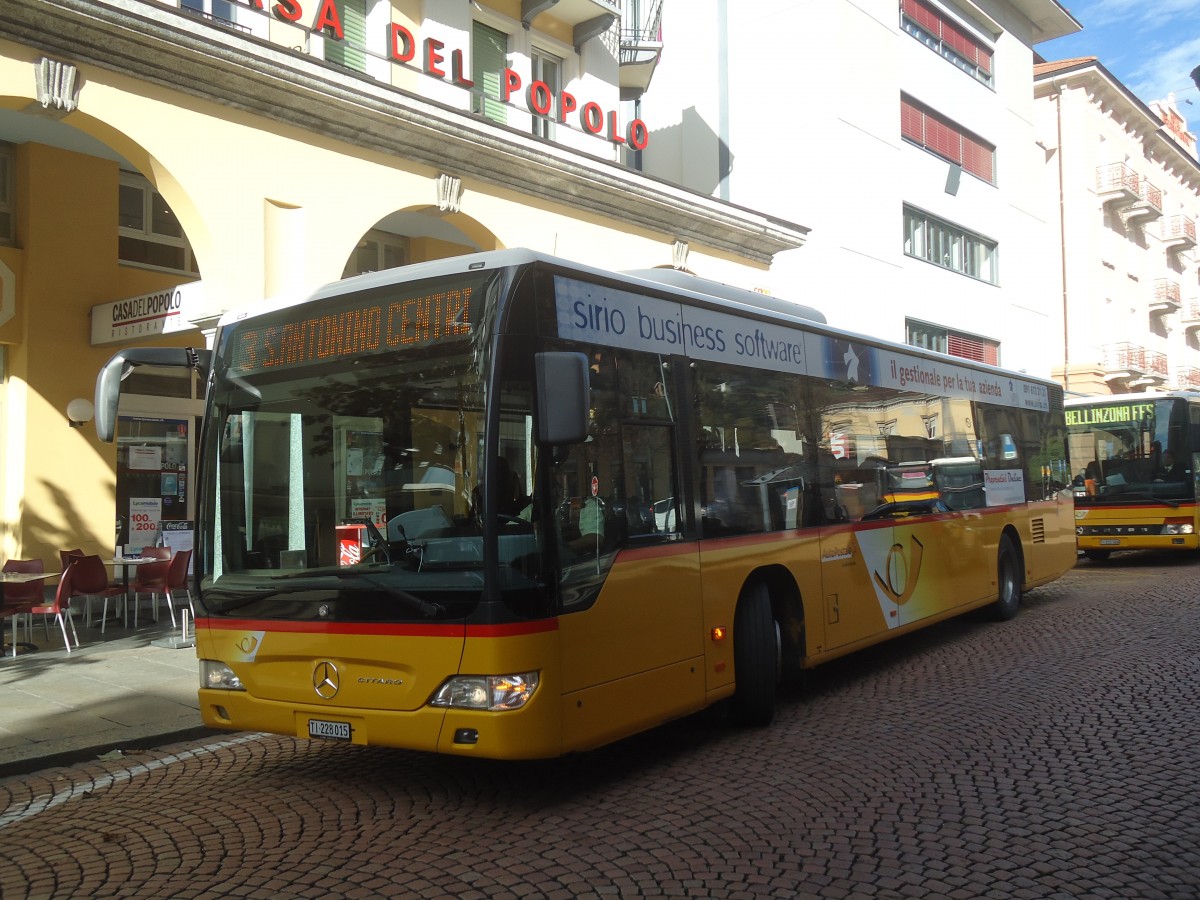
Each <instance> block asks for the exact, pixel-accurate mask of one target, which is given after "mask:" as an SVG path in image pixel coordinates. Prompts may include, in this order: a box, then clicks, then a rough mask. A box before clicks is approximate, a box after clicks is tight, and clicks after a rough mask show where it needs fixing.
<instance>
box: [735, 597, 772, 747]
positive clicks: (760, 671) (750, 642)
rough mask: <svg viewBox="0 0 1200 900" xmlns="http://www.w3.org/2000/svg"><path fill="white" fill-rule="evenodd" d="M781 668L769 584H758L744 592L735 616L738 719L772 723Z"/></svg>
mask: <svg viewBox="0 0 1200 900" xmlns="http://www.w3.org/2000/svg"><path fill="white" fill-rule="evenodd" d="M779 668H780V644H779V626H778V624H777V623H776V622H775V619H774V618H773V617H772V615H771V595H770V593H769V592H768V591H767V586H766V585H764V584H756V585H754V586H752V587H750V588H748V589H747V590H746V592H745V593H744V594H743V595H742V599H741V600H740V601H738V605H737V612H736V613H734V616H733V673H734V678H735V679H736V681H737V686H736V688H735V689H734V694H733V707H732V710H731V712H732V717H733V721H734V722H736V723H737V724H738V725H749V726H755V727H757V726H762V725H770V724H771V722H772V720H774V718H775V691H776V685H777V683H778V681H779Z"/></svg>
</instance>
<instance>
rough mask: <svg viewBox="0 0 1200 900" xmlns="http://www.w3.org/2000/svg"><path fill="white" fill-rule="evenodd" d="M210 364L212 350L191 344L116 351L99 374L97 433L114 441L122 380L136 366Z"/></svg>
mask: <svg viewBox="0 0 1200 900" xmlns="http://www.w3.org/2000/svg"><path fill="white" fill-rule="evenodd" d="M211 364H212V352H211V351H209V350H197V349H193V348H191V347H134V348H130V349H128V350H122V351H121V352H120V353H117V354H116V355H115V356H113V358H112V359H110V360H109V361H108V362H107V363H105V364H104V368H103V369H101V370H100V374H99V375H98V376H97V377H96V404H95V406H96V434H97V435H98V436H99V438H100V440H102V441H104V442H105V443H106V444H111V443H112V440H113V436H114V435H115V434H116V431H117V404H118V403H119V402H120V400H121V382H122V381H124V380H125V376H127V375H128V374H129V373H130V372H132V371H133V369H134V368H135V367H137V366H164V367H169V368H181V369H196V370H197V371H200V372H203V371H205V370H207V369H208V367H209V366H210V365H211Z"/></svg>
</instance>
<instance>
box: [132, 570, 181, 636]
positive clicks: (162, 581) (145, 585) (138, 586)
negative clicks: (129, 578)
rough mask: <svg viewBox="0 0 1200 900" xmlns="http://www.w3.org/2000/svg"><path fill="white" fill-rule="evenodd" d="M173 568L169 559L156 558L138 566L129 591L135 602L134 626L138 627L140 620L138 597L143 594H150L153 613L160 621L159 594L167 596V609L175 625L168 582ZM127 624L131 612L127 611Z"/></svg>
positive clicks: (173, 605) (155, 619)
mask: <svg viewBox="0 0 1200 900" xmlns="http://www.w3.org/2000/svg"><path fill="white" fill-rule="evenodd" d="M170 568H171V561H170V560H169V559H156V560H155V561H154V562H148V563H142V564H141V565H140V566H138V567H137V575H135V576H134V579H133V583H132V584H130V585H129V591H130V594H131V595H132V596H131V598H130V602H132V603H133V627H134V628H137V620H138V606H139V603H138V599H139V596H140V595H141V594H149V595H150V596H151V598H152V600H153V606H152V607H151V613H152V614H153V616H154V621H155V622H157V621H158V595H159V594H162V595H163V596H165V597H166V598H167V609H168V610H169V611H170V613H171V627H172V628H174V627H175V604H174V603H172V602H171V587H170V585H168V584H167V572H168V571H169V570H170ZM125 624H126V625H128V624H129V612H128V610H126V613H125Z"/></svg>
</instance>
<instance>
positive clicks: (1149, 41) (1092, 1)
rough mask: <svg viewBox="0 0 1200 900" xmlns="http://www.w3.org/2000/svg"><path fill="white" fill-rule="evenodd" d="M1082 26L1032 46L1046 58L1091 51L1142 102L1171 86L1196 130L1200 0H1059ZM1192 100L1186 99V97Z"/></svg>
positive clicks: (1199, 113)
mask: <svg viewBox="0 0 1200 900" xmlns="http://www.w3.org/2000/svg"><path fill="white" fill-rule="evenodd" d="M1059 3H1060V4H1061V5H1062V6H1063V7H1065V8H1066V10H1067V11H1068V12H1069V13H1070V14H1071V15H1072V16H1073V17H1074V18H1075V20H1076V21H1077V22H1079V24H1081V25H1082V26H1083V30H1082V31H1081V32H1079V33H1078V34H1072V35H1068V36H1067V37H1063V38H1058V39H1056V40H1053V41H1046V42H1045V43H1041V44H1038V45H1036V46H1035V47H1034V50H1036V51H1037V52H1038V53H1040V54H1041V55H1042V57H1043V58H1045V59H1047V60H1056V59H1071V58H1074V57H1077V56H1095V57H1097V58H1098V59H1099V60H1100V64H1101V65H1103V66H1104V68H1106V69H1108V71H1109V72H1111V73H1112V74H1113V77H1115V78H1116V79H1117V80H1118V81H1120V82H1121V83H1122V84H1123V85H1125V87H1127V88H1128V89H1129V90H1130V91H1131V92H1132V93H1133V94H1134V95H1136V96H1137V98H1138V99H1139V100H1141V101H1142V102H1143V103H1150V102H1151V101H1152V100H1165V99H1166V97H1167V94H1168V93H1171V92H1174V94H1175V102H1176V103H1177V104H1178V106H1179V112H1180V115H1182V116H1183V117H1184V118H1185V119H1187V120H1188V122H1189V127H1190V130H1192V131H1195V130H1196V125H1197V124H1200V90H1198V89H1197V88H1196V85H1195V83H1194V82H1193V81H1192V79H1191V77H1190V75H1189V73H1190V72H1191V71H1192V69H1194V68H1196V67H1197V66H1200V0H1059ZM1189 100H1190V101H1191V103H1190V104H1189V103H1188V102H1187V101H1189Z"/></svg>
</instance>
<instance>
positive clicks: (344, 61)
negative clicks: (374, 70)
mask: <svg viewBox="0 0 1200 900" xmlns="http://www.w3.org/2000/svg"><path fill="white" fill-rule="evenodd" d="M337 11H338V17H339V18H340V19H341V20H342V40H340V41H339V40H337V39H336V38H331V37H329V35H328V33H327V34H326V35H325V59H326V61H327V62H331V63H336V64H338V65H339V66H345V67H346V68H347V69H353V70H354V71H356V72H365V71H366V70H367V54H366V53H365V52H364V51H365V50H366V47H367V0H338V2H337Z"/></svg>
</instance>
